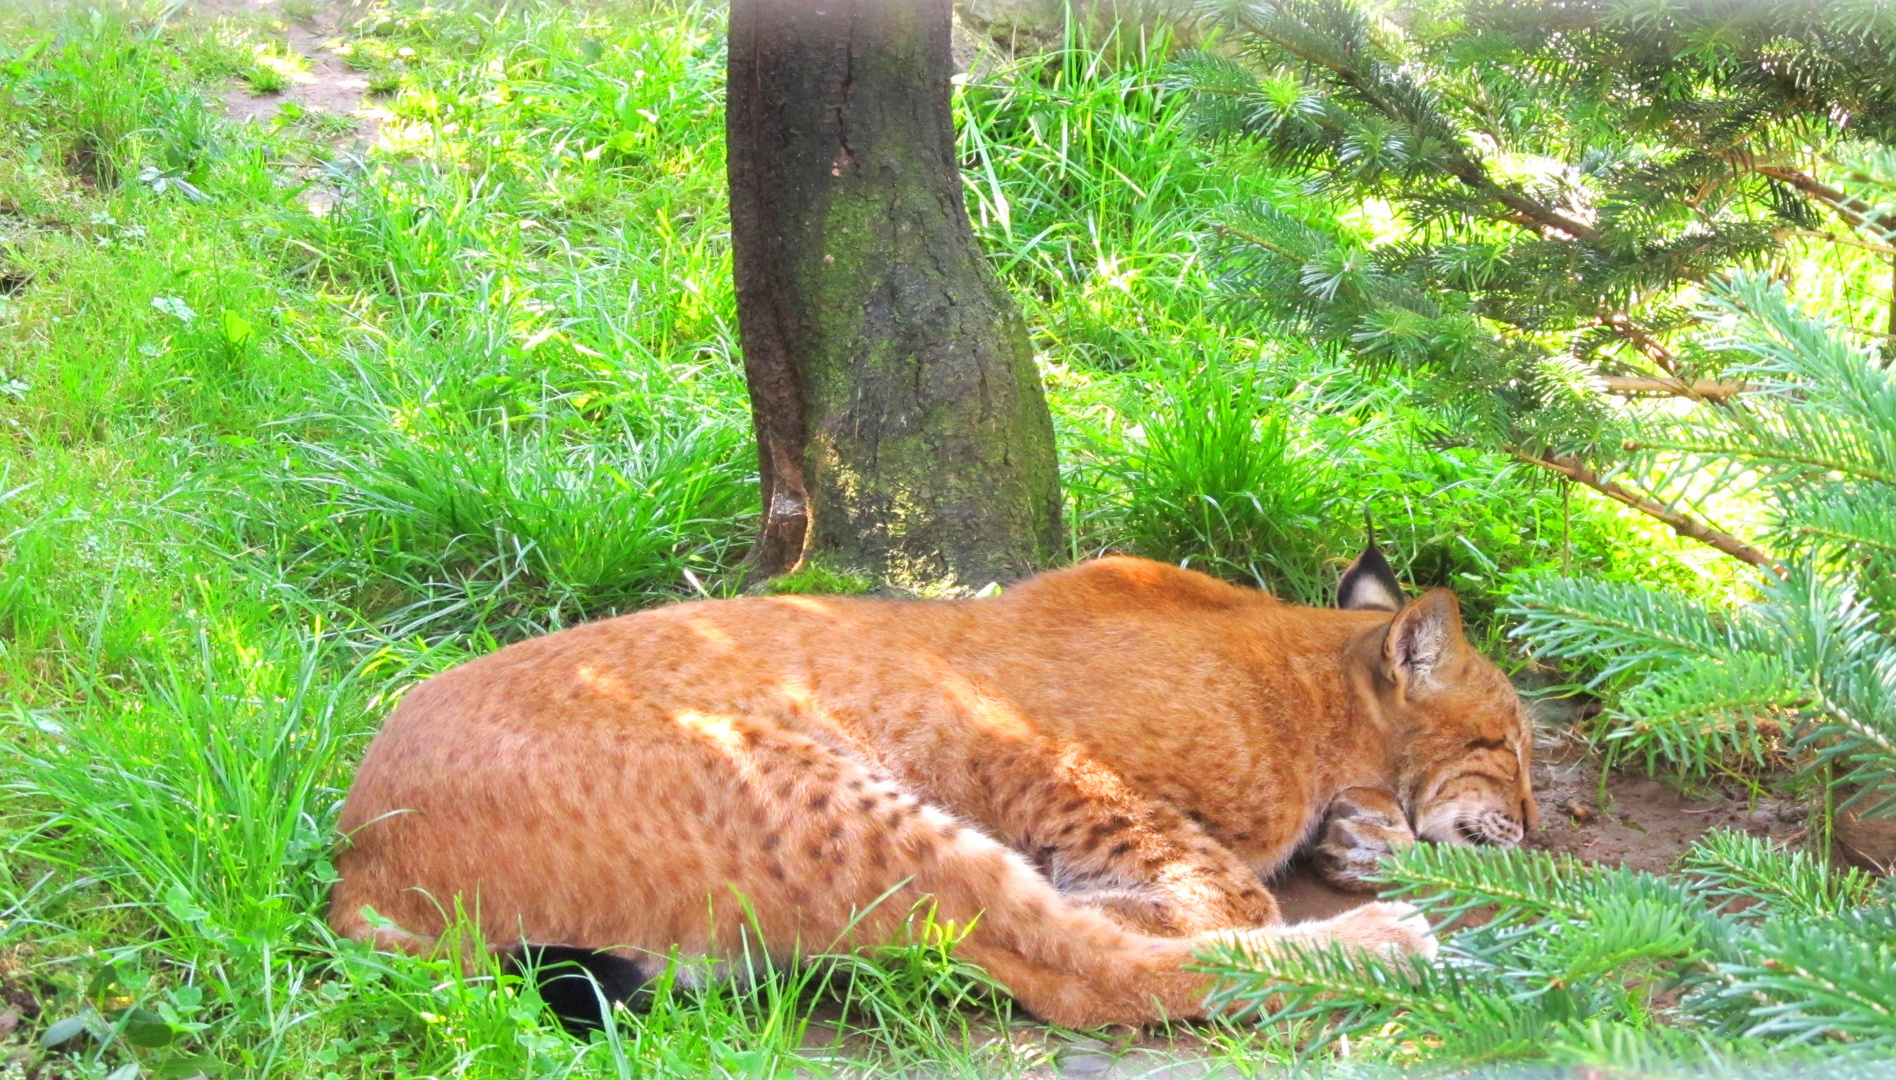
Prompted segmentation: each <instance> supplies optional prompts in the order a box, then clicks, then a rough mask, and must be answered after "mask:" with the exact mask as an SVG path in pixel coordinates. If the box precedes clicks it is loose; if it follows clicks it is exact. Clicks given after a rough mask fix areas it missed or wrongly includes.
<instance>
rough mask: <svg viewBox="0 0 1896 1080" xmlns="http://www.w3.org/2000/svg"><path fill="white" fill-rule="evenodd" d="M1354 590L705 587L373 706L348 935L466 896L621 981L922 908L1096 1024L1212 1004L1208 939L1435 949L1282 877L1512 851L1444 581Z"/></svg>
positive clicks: (620, 989)
mask: <svg viewBox="0 0 1896 1080" xmlns="http://www.w3.org/2000/svg"><path fill="white" fill-rule="evenodd" d="M1339 606H1340V607H1341V608H1344V609H1346V610H1327V609H1313V608H1303V607H1296V606H1291V605H1287V604H1283V603H1280V602H1278V601H1276V600H1274V599H1272V598H1271V597H1269V596H1268V595H1265V594H1263V593H1260V592H1255V591H1252V590H1248V589H1242V588H1236V587H1233V586H1230V585H1227V584H1224V583H1222V582H1219V581H1216V580H1214V579H1212V578H1209V577H1205V576H1204V575H1201V574H1197V573H1193V572H1191V571H1187V570H1181V569H1178V568H1176V567H1171V566H1165V565H1161V564H1158V563H1152V562H1145V561H1141V560H1136V559H1127V558H1108V559H1101V560H1098V561H1096V562H1091V563H1086V564H1084V565H1081V566H1077V567H1074V568H1072V569H1068V570H1062V571H1057V572H1053V573H1048V574H1043V575H1041V576H1040V577H1037V578H1034V579H1032V580H1030V581H1027V582H1024V583H1022V584H1021V585H1019V586H1017V587H1015V588H1012V589H1010V590H1008V591H1007V592H1006V593H1005V594H1004V595H1002V596H999V597H995V598H991V599H976V600H955V601H899V600H879V599H843V598H830V597H800V596H785V597H774V598H768V599H765V598H758V599H739V600H720V601H706V602H701V603H689V604H678V605H675V606H672V607H666V608H660V609H657V610H653V611H648V612H643V613H640V614H636V615H628V616H625V617H622V618H616V619H609V620H606V621H603V622H598V623H593V624H590V625H586V626H580V627H577V628H574V629H570V630H566V631H563V632H560V633H557V634H552V635H549V636H547V637H543V638H540V639H537V640H533V641H527V642H522V643H520V644H517V645H513V646H510V647H508V648H505V649H502V650H500V651H499V652H497V653H494V654H492V655H490V656H486V657H483V658H481V659H478V660H475V661H472V662H470V663H467V664H464V665H462V666H461V667H459V668H456V669H454V670H452V671H448V672H445V673H443V674H441V675H437V676H435V677H434V678H432V679H430V680H428V681H427V682H426V683H424V684H422V685H421V686H419V687H417V688H416V689H414V690H413V691H412V692H410V693H409V694H408V695H407V697H406V698H405V699H404V700H403V701H402V703H401V705H400V707H399V708H397V709H396V710H395V712H394V713H393V715H391V716H390V717H389V719H388V721H387V724H386V726H385V727H384V728H383V729H382V731H381V733H380V734H379V735H378V736H377V737H376V739H375V741H374V743H373V745H372V746H371V747H370V748H369V751H368V755H367V757H366V758H365V759H364V761H363V763H362V767H361V771H360V772H359V774H358V775H357V777H356V780H355V785H354V788H353V789H352V791H351V792H350V794H349V799H348V804H347V807H346V809H345V811H344V814H343V820H342V829H343V832H344V834H345V836H346V837H347V838H348V840H347V842H346V844H345V850H343V851H342V852H341V854H340V856H339V859H338V862H337V869H338V870H339V872H340V874H341V880H340V882H339V883H338V884H337V885H336V888H335V893H334V897H333V899H332V906H331V912H330V918H331V920H332V922H333V923H334V925H335V927H336V928H337V929H338V930H339V931H341V932H343V933H345V934H348V935H351V936H354V937H357V938H364V939H370V940H375V941H377V942H379V943H382V944H384V945H387V946H391V947H396V948H403V949H410V950H419V949H426V948H428V947H430V946H431V944H432V943H433V941H434V939H435V937H436V935H438V934H439V933H440V932H441V930H442V928H443V917H444V916H443V913H444V912H451V911H453V910H454V906H455V902H456V900H457V898H458V899H459V901H460V902H461V904H462V905H463V907H464V908H465V910H467V911H468V912H470V913H475V914H476V916H477V918H478V921H479V924H480V927H481V929H482V931H483V933H484V935H485V938H486V940H487V941H488V942H490V943H493V945H494V946H495V947H501V946H503V945H509V944H518V945H520V946H522V947H526V948H531V949H536V950H544V951H543V952H542V953H540V955H541V956H542V957H543V958H545V959H554V958H563V959H571V960H574V961H576V962H577V963H578V964H580V965H581V966H582V967H584V968H586V969H587V970H589V971H591V972H593V973H594V974H595V975H597V976H598V977H599V979H600V982H601V984H602V985H603V986H604V987H605V988H606V990H607V992H608V993H609V994H615V995H623V994H625V993H628V992H630V991H631V990H632V989H634V988H635V987H636V986H637V984H638V982H639V980H640V978H641V977H642V975H649V974H650V973H651V971H652V970H653V965H660V964H663V963H664V961H665V957H666V956H667V955H668V954H669V953H671V952H672V951H673V950H678V951H679V952H681V953H682V954H684V955H688V956H689V955H698V956H711V957H722V958H726V959H735V958H737V957H738V956H740V955H741V954H742V952H743V949H744V948H745V943H746V942H747V941H754V940H755V934H753V932H752V928H753V927H754V930H755V932H756V934H761V936H762V938H763V941H764V942H766V943H768V946H769V948H770V949H771V950H772V951H773V952H774V953H777V954H779V955H784V956H788V955H790V954H793V953H801V954H806V955H807V954H809V953H811V952H820V951H828V950H835V949H839V948H851V947H857V946H864V945H869V944H875V943H879V942H882V941H887V940H890V939H891V938H893V937H896V936H899V934H900V932H901V928H902V924H903V923H904V921H905V920H907V919H910V918H912V917H914V915H913V912H914V911H915V910H916V909H917V905H916V900H917V899H918V898H920V897H923V896H929V897H932V898H933V902H934V904H935V905H936V910H937V917H938V918H942V919H951V920H955V921H957V922H961V923H964V924H965V923H966V922H968V921H970V920H976V919H977V916H978V921H976V922H975V925H974V929H973V930H972V932H971V933H970V934H969V935H968V937H967V938H966V939H965V940H964V941H963V943H962V945H961V947H960V952H959V955H961V956H962V957H963V958H965V959H968V960H971V961H973V962H976V963H978V964H980V965H982V966H983V967H984V968H986V970H987V971H988V972H989V973H990V974H991V975H992V976H993V977H994V978H995V979H997V980H998V981H999V982H1000V983H1001V984H1002V985H1004V986H1005V987H1007V989H1008V990H1009V991H1010V992H1011V993H1013V994H1014V995H1015V996H1016V997H1017V998H1018V999H1019V1000H1020V1001H1021V1002H1022V1003H1023V1004H1024V1005H1025V1006H1026V1007H1027V1008H1028V1009H1030V1010H1031V1011H1033V1012H1034V1013H1036V1014H1038V1015H1039V1016H1041V1017H1042V1018H1044V1019H1046V1020H1049V1021H1052V1022H1054V1023H1059V1024H1064V1025H1069V1026H1076V1027H1086V1026H1093V1025H1098V1024H1102V1023H1107V1022H1114V1021H1120V1022H1128V1023H1139V1022H1144V1021H1150V1020H1155V1019H1158V1018H1161V1017H1190V1016H1197V1015H1203V1011H1204V1008H1203V1005H1202V998H1203V996H1204V993H1205V991H1206V989H1207V985H1206V977H1205V976H1203V975H1201V974H1196V973H1194V972H1191V971H1188V970H1185V967H1186V965H1188V964H1190V962H1191V960H1192V955H1193V953H1194V951H1195V950H1199V949H1202V948H1204V947H1205V946H1206V945H1207V944H1209V943H1212V942H1214V941H1229V940H1243V941H1247V942H1248V943H1249V944H1251V945H1253V946H1255V947H1257V948H1263V949H1267V948H1269V947H1270V945H1271V943H1272V942H1275V941H1280V940H1283V939H1285V938H1287V937H1293V936H1294V937H1298V938H1319V939H1320V938H1335V939H1337V940H1340V941H1342V942H1345V943H1347V944H1348V945H1351V946H1355V947H1360V948H1363V949H1368V950H1383V951H1427V950H1430V949H1432V948H1433V940H1432V938H1431V937H1430V935H1429V929H1428V926H1427V924H1426V923H1425V922H1424V921H1423V920H1421V919H1420V918H1419V917H1418V916H1417V915H1416V914H1415V912H1414V910H1413V909H1412V908H1409V907H1407V906H1406V905H1402V904H1392V903H1380V904H1369V905H1366V906H1364V907H1361V908H1358V909H1356V910H1355V911H1352V912H1349V913H1347V914H1344V915H1341V916H1338V917H1337V918H1335V919H1331V920H1329V921H1327V922H1322V923H1308V924H1303V925H1300V926H1297V927H1294V928H1287V927H1285V926H1283V925H1281V923H1282V920H1281V918H1280V917H1279V915H1278V911H1277V906H1276V904H1275V903H1274V902H1273V900H1272V899H1271V896H1270V894H1269V893H1268V892H1267V891H1266V890H1265V888H1264V886H1263V884H1262V880H1263V878H1264V877H1265V876H1268V875H1269V874H1271V873H1272V872H1274V871H1275V870H1277V869H1278V868H1279V867H1280V866H1282V865H1283V864H1284V862H1285V861H1286V860H1288V859H1289V858H1290V857H1291V856H1292V855H1293V854H1294V853H1296V852H1297V851H1298V850H1300V849H1303V848H1306V847H1309V848H1312V849H1314V853H1315V855H1316V857H1317V860H1318V862H1319V865H1320V866H1322V867H1324V868H1325V870H1326V872H1327V873H1328V874H1329V875H1330V876H1331V877H1332V878H1333V879H1334V880H1338V881H1342V882H1346V883H1347V882H1356V881H1359V880H1360V879H1361V876H1362V875H1363V874H1364V872H1365V871H1367V870H1368V869H1370V868H1371V867H1372V866H1373V865H1374V862H1375V859H1376V856H1377V855H1379V854H1381V853H1382V852H1384V851H1387V850H1389V849H1390V848H1391V847H1395V846H1400V845H1402V844H1405V843H1408V842H1410V841H1411V840H1413V839H1414V838H1416V837H1418V836H1419V837H1420V838H1422V839H1424V840H1435V841H1444V842H1449V843H1467V842H1487V843H1503V844H1508V843H1514V842H1516V841H1518V840H1519V839H1520V837H1521V834H1522V830H1523V828H1524V827H1526V826H1528V825H1531V824H1532V822H1533V813H1534V811H1533V799H1532V796H1531V793H1530V791H1529V780H1528V753H1529V746H1530V744H1529V739H1528V732H1529V729H1528V725H1527V721H1526V718H1525V713H1524V710H1523V709H1522V707H1521V703H1520V701H1519V699H1518V698H1517V697H1516V695H1515V693H1514V691H1513V689H1512V688H1511V687H1510V686H1509V685H1508V682H1507V680H1506V679H1505V678H1504V677H1503V676H1502V675H1501V673H1500V671H1498V670H1497V669H1496V668H1495V667H1494V666H1493V665H1492V664H1490V663H1489V662H1488V661H1487V660H1485V659H1483V658H1482V657H1481V656H1480V655H1478V654H1477V653H1476V652H1475V651H1474V650H1473V649H1472V648H1470V647H1469V646H1468V645H1467V644H1466V643H1465V642H1464V641H1463V639H1462V635H1461V626H1460V618H1459V613H1458V609H1457V606H1456V603H1455V599H1454V597H1453V596H1452V595H1451V594H1449V593H1448V592H1445V591H1440V590H1437V591H1435V592H1430V593H1427V594H1426V595H1424V596H1422V597H1421V598H1419V599H1417V600H1414V601H1412V602H1410V603H1407V604H1406V605H1405V604H1403V603H1402V602H1401V590H1400V587H1399V586H1398V585H1397V584H1396V582H1395V579H1394V576H1393V575H1392V574H1391V573H1390V572H1389V570H1388V566H1387V564H1386V563H1385V562H1383V560H1382V558H1381V556H1380V555H1379V554H1377V553H1376V552H1375V550H1374V548H1373V547H1372V548H1371V549H1370V550H1369V551H1367V552H1365V554H1364V556H1363V557H1362V558H1360V559H1359V560H1358V561H1357V564H1356V565H1354V566H1352V568H1351V569H1350V571H1349V573H1348V574H1346V575H1345V578H1344V582H1343V585H1342V587H1341V589H1340V595H1339ZM885 894H888V895H887V896H886V897H885ZM878 898H884V899H883V900H882V902H881V903H880V904H877V903H876V901H877V899H878ZM747 907H748V912H747V910H746V909H747ZM365 908H373V910H374V912H375V913H376V915H377V916H379V918H374V919H373V920H371V918H369V917H367V916H365V914H364V909H365ZM865 911H867V914H864V912H865ZM752 918H754V920H755V921H754V923H751V922H750V921H749V920H751V919H752ZM590 994H591V988H590V986H589V985H588V986H586V990H585V994H584V995H583V996H585V997H588V998H589V997H590ZM552 997H553V995H552V994H551V993H549V998H550V999H551V998H552ZM555 1004H556V1007H559V1006H558V1002H557V1001H556V1003H555ZM581 1011H583V1010H581Z"/></svg>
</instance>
